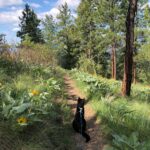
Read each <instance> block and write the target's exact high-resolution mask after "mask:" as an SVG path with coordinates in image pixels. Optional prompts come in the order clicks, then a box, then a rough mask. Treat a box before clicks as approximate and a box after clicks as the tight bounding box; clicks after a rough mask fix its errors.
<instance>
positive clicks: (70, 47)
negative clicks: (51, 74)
mask: <svg viewBox="0 0 150 150" xmlns="http://www.w3.org/2000/svg"><path fill="white" fill-rule="evenodd" d="M59 11H60V13H59V14H58V16H57V19H58V33H57V39H58V40H57V45H58V53H57V54H58V57H57V58H58V63H59V64H60V65H61V66H62V67H63V68H65V69H71V68H73V67H75V65H76V62H77V60H78V57H79V56H78V55H79V50H78V49H77V48H78V47H79V46H78V44H79V41H78V38H77V37H76V36H75V35H76V33H75V30H76V27H75V26H74V25H73V24H72V23H71V18H72V16H71V11H70V9H69V8H68V5H67V3H65V4H64V5H62V6H60V8H59Z"/></svg>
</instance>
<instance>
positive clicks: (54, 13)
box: [38, 7, 59, 19]
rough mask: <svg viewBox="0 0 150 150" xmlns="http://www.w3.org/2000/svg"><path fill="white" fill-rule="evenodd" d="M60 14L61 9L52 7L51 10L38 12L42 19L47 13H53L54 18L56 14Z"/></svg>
mask: <svg viewBox="0 0 150 150" xmlns="http://www.w3.org/2000/svg"><path fill="white" fill-rule="evenodd" d="M58 14H59V10H58V9H57V8H55V7H54V8H52V9H51V10H50V11H47V12H43V13H40V14H38V17H39V18H40V19H43V18H44V17H45V15H52V16H53V17H54V19H56V16H57V15H58Z"/></svg>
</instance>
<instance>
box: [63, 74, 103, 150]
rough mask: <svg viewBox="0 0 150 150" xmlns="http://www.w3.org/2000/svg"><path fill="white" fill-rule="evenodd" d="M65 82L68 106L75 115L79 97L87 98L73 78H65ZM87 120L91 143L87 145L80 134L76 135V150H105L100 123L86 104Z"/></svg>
mask: <svg viewBox="0 0 150 150" xmlns="http://www.w3.org/2000/svg"><path fill="white" fill-rule="evenodd" d="M64 80H65V84H66V92H67V94H68V105H69V106H70V107H71V109H72V112H73V114H75V110H76V104H77V97H81V98H84V97H85V96H84V95H83V94H82V93H81V92H80V91H79V89H78V88H77V87H76V86H75V83H74V81H73V80H72V79H71V78H69V77H68V76H65V77H64ZM85 119H86V121H87V133H88V134H89V135H90V137H91V141H90V142H89V143H85V139H84V138H83V137H82V136H81V135H80V134H78V133H75V142H76V147H77V148H76V150H104V149H103V147H104V139H103V137H102V134H101V132H100V128H99V127H100V125H99V121H98V120H97V119H96V114H95V112H94V111H93V110H92V108H91V106H90V105H89V104H85Z"/></svg>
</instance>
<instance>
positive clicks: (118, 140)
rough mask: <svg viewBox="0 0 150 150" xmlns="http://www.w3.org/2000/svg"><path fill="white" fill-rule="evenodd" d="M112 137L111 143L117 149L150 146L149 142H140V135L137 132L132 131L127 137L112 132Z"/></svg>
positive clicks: (143, 148) (147, 147)
mask: <svg viewBox="0 0 150 150" xmlns="http://www.w3.org/2000/svg"><path fill="white" fill-rule="evenodd" d="M113 137H114V140H113V144H114V146H115V147H116V148H117V149H118V150H122V149H125V150H147V149H149V148H150V143H149V142H143V143H141V142H140V140H139V139H140V137H139V134H138V133H137V132H133V133H132V134H131V135H130V136H129V137H127V136H125V135H121V136H119V135H116V134H113Z"/></svg>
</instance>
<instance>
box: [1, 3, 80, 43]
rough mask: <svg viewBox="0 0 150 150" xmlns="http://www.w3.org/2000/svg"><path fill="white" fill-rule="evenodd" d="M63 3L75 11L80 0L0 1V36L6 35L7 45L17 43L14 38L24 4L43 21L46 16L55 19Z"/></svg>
mask: <svg viewBox="0 0 150 150" xmlns="http://www.w3.org/2000/svg"><path fill="white" fill-rule="evenodd" d="M65 2H67V4H68V6H69V8H70V9H72V10H75V9H76V8H77V6H78V5H79V3H80V0H0V34H1V33H3V34H6V39H7V42H9V43H14V42H15V43H16V42H18V41H19V38H17V37H16V32H17V31H18V30H19V26H18V25H19V19H18V17H19V16H21V15H22V10H23V9H24V5H25V4H26V3H28V4H29V5H30V6H31V8H32V9H34V11H35V12H36V14H37V15H38V18H39V19H43V18H44V16H45V15H46V14H51V15H53V16H54V17H56V16H57V14H58V13H59V11H58V6H59V5H62V4H64V3H65Z"/></svg>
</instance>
